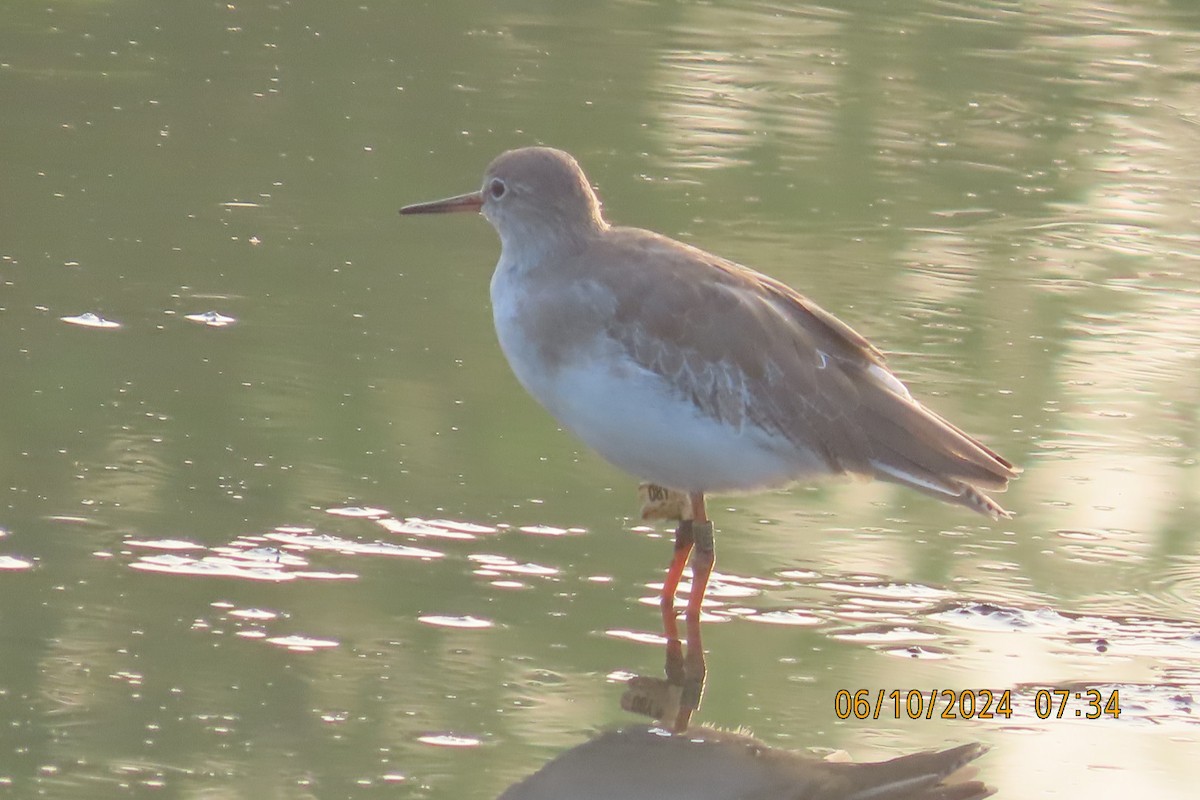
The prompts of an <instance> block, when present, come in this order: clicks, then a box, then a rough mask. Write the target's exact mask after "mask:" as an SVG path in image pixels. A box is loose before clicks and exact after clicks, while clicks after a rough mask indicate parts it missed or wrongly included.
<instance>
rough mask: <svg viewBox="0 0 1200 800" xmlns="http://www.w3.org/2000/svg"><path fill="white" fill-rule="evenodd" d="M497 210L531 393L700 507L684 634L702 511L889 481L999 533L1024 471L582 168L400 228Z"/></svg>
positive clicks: (683, 548) (531, 175)
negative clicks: (784, 490)
mask: <svg viewBox="0 0 1200 800" xmlns="http://www.w3.org/2000/svg"><path fill="white" fill-rule="evenodd" d="M449 211H480V212H482V213H483V216H484V217H486V218H487V220H488V221H489V222H490V223H491V224H492V225H493V226H494V227H495V228H496V232H497V233H498V234H499V235H500V245H501V249H500V261H499V263H497V264H496V270H495V272H494V273H493V275H492V282H491V295H492V312H493V315H494V318H495V324H496V334H497V336H498V337H499V339H500V347H501V349H502V350H503V351H504V355H505V356H506V357H507V358H508V362H509V364H510V365H511V367H512V370H513V372H514V373H516V376H517V379H518V380H519V381H520V382H521V384H522V385H523V386H524V387H525V388H526V389H527V390H528V391H529V393H530V394H532V395H533V396H534V398H536V399H537V401H538V402H539V403H541V404H542V405H543V406H545V408H546V409H547V410H548V411H549V412H550V413H551V414H552V415H553V416H554V417H555V418H556V419H557V420H558V421H559V422H560V423H561V424H562V425H563V427H565V428H567V429H568V430H570V431H571V432H572V433H574V434H575V435H576V436H578V437H579V438H580V439H582V440H583V441H584V442H585V443H586V444H587V445H588V446H590V447H591V448H592V449H594V450H595V451H596V452H598V453H599V454H600V455H601V456H603V457H604V458H605V459H606V460H608V461H609V462H611V463H612V464H614V465H615V466H617V467H619V468H620V469H623V470H625V471H626V472H629V473H631V474H633V475H635V476H637V477H639V478H642V479H644V480H647V481H650V482H651V483H654V484H657V485H659V486H663V487H669V488H672V489H675V490H678V491H682V492H686V493H687V496H688V498H689V503H690V509H689V510H690V517H691V518H690V519H685V520H684V521H682V522H680V524H679V528H678V529H677V530H676V534H675V551H674V555H673V557H672V559H671V565H670V567H669V568H668V570H667V577H666V580H665V582H664V585H663V590H662V611H663V619H664V622H665V623H667V624H668V626H669V629H672V630H673V628H674V623H675V613H674V600H675V592H676V590H677V588H678V585H679V580H680V577H681V575H682V573H683V570H684V567H685V565H686V564H687V563H688V557H689V554H690V553H692V551H693V549H694V551H695V552H694V554H692V557H691V565H692V586H691V591H690V594H689V596H688V606H687V618H688V620H689V621H691V620H698V619H699V617H700V607H701V601H702V599H703V597H704V592H705V589H706V588H707V585H708V578H709V574H710V573H711V571H712V566H713V561H714V558H715V554H714V547H713V529H712V522H711V521H710V520H709V518H708V514H707V512H706V509H705V504H704V497H705V494H707V493H710V492H718V493H724V492H743V491H749V490H756V489H764V488H769V487H777V486H782V485H786V484H790V483H793V482H796V481H802V480H808V479H811V478H815V477H819V476H823V475H843V474H850V475H856V476H862V477H867V478H879V479H882V480H885V481H890V482H892V483H898V484H902V485H904V486H908V487H911V488H913V489H916V490H917V491H919V492H923V493H925V494H927V495H931V496H933V497H936V498H938V499H939V500H943V501H946V502H949V503H956V504H958V505H963V506H966V507H967V508H970V509H972V510H974V511H977V512H980V513H982V514H985V515H988V516H991V517H993V518H998V517H1007V516H1009V514H1008V512H1006V511H1005V510H1004V509H1003V508H1001V507H1000V505H999V504H997V503H996V502H995V501H994V500H992V499H991V498H990V497H988V496H987V495H986V494H984V490H995V491H1001V490H1003V489H1004V488H1006V486H1007V484H1008V481H1009V479H1010V478H1012V477H1014V476H1015V475H1016V474H1017V473H1018V472H1019V471H1020V470H1019V468H1017V467H1014V466H1013V465H1012V464H1011V463H1009V462H1008V461H1006V460H1005V459H1004V458H1002V457H1001V456H1000V455H998V454H997V453H996V452H994V451H993V450H991V449H990V448H988V447H987V446H986V445H984V444H982V443H980V442H979V441H977V440H976V439H974V438H972V437H971V436H968V435H967V434H966V433H964V432H963V431H961V430H959V429H958V428H957V427H955V426H954V425H952V424H951V423H949V422H948V421H946V420H945V419H943V418H942V417H940V416H938V414H936V413H935V412H933V411H931V410H929V409H928V408H926V407H925V406H923V405H922V404H921V403H919V402H918V401H917V400H915V399H914V398H913V396H912V395H911V394H910V393H909V391H908V389H907V387H905V385H904V384H903V383H901V382H900V380H899V379H898V378H897V377H896V376H895V375H893V374H892V372H891V371H890V370H889V369H888V368H887V366H886V365H885V363H884V357H883V355H882V354H881V353H880V351H879V350H877V349H876V348H875V347H874V346H873V345H872V344H871V343H870V342H868V341H867V340H866V339H865V338H864V337H862V336H861V335H859V334H858V333H857V332H855V331H854V330H853V329H851V328H850V326H849V325H846V324H845V323H844V322H842V321H841V320H839V319H837V318H836V317H834V316H833V315H832V314H830V313H829V312H828V311H825V310H824V309H823V308H821V307H820V306H818V305H817V304H816V303H814V302H812V301H811V300H809V299H808V298H806V297H804V296H803V295H801V294H800V293H798V292H796V291H795V290H793V289H792V288H790V287H788V286H786V285H785V284H783V283H781V282H779V281H777V280H775V279H773V278H770V277H768V276H766V275H763V274H761V273H758V272H755V271H754V270H752V269H749V268H747V267H744V266H741V265H740V264H735V263H733V262H732V261H728V260H726V259H724V258H721V257H719V256H715V255H712V254H711V253H707V252H705V251H703V250H700V249H699V248H696V247H692V246H691V245H687V244H684V243H682V242H677V241H675V240H674V239H670V238H667V237H666V236H661V235H659V234H656V233H651V232H650V231H646V230H641V229H639V228H623V227H614V226H612V225H610V224H609V223H607V222H606V221H605V220H604V218H603V217H602V216H601V213H600V201H599V199H598V198H597V197H596V193H595V192H594V191H593V190H592V187H591V185H590V184H589V183H588V180H587V177H586V176H585V175H584V174H583V170H582V169H580V167H579V164H578V163H577V162H576V161H575V159H574V158H572V157H571V156H570V155H569V154H568V153H565V152H563V151H561V150H555V149H552V148H548V147H525V148H521V149H519V150H509V151H508V152H506V153H503V154H501V155H500V156H498V157H497V158H496V159H495V160H494V161H492V163H491V164H490V165H489V166H488V168H487V172H486V173H485V174H484V178H483V187H482V188H481V189H480V190H479V191H475V192H470V193H468V194H462V195H458V196H456V197H450V198H447V199H444V200H436V201H433V202H429V203H419V204H416V205H410V206H406V207H404V208H402V209H401V210H400V213H401V214H432V213H441V212H449Z"/></svg>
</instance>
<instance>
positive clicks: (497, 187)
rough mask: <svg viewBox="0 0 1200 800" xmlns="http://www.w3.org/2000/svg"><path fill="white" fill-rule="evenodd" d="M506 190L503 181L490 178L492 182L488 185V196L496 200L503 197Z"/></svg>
mask: <svg viewBox="0 0 1200 800" xmlns="http://www.w3.org/2000/svg"><path fill="white" fill-rule="evenodd" d="M507 190H508V187H507V186H505V185H504V181H502V180H500V179H499V178H492V182H491V183H489V184H488V194H490V195H491V196H492V197H493V198H495V199H496V200H499V199H500V198H501V197H504V193H505V192H506V191H507Z"/></svg>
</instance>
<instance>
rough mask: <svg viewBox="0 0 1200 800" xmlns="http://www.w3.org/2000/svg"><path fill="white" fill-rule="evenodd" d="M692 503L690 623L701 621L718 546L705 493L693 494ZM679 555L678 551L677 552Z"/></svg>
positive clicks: (691, 495)
mask: <svg viewBox="0 0 1200 800" xmlns="http://www.w3.org/2000/svg"><path fill="white" fill-rule="evenodd" d="M688 498H689V499H690V500H691V503H692V541H693V544H694V545H695V548H694V549H693V550H692V591H691V594H690V595H689V596H688V605H687V619H688V622H689V623H690V622H691V621H693V620H697V621H698V620H699V619H700V605H701V604H702V603H703V602H704V592H705V590H706V589H707V588H708V576H709V575H711V574H712V568H713V564H714V563H715V562H716V560H717V550H716V544H715V542H714V541H713V524H712V521H711V520H710V519H709V518H708V512H707V510H706V509H705V507H704V493H703V492H691V493H690V494H689V495H688ZM676 554H677V555H678V551H676Z"/></svg>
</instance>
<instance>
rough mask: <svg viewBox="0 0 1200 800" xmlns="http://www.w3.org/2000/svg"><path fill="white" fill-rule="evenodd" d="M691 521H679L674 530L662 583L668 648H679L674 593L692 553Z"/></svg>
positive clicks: (663, 615)
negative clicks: (669, 564) (672, 550)
mask: <svg viewBox="0 0 1200 800" xmlns="http://www.w3.org/2000/svg"><path fill="white" fill-rule="evenodd" d="M692 542H693V537H692V521H691V520H690V519H685V520H681V521H680V523H679V526H678V527H677V528H676V529H675V552H674V554H673V555H672V556H671V566H670V567H668V568H667V578H666V580H665V581H663V588H662V599H661V601H660V603H659V605H660V606H661V608H662V620H663V635H664V636H666V637H667V642H668V646H670V644H671V643H674V644H675V646H676V647H678V646H679V628H678V627H677V626H676V623H675V591H676V590H677V589H678V588H679V579H680V578H681V577H682V576H683V568H684V567H685V566H687V562H688V556H689V555H691V552H692Z"/></svg>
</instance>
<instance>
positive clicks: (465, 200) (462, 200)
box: [400, 192, 483, 214]
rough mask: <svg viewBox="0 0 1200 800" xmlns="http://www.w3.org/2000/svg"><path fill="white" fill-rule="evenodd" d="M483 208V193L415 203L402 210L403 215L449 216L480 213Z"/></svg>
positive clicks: (469, 193)
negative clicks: (464, 212)
mask: <svg viewBox="0 0 1200 800" xmlns="http://www.w3.org/2000/svg"><path fill="white" fill-rule="evenodd" d="M482 207H483V192H468V193H467V194H460V195H455V196H454V197H447V198H446V199H445V200H431V201H430V202H428V203H414V204H413V205H411V206H405V207H404V208H402V209H400V213H401V214H448V213H450V212H451V211H478V210H479V209H481V208H482Z"/></svg>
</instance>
